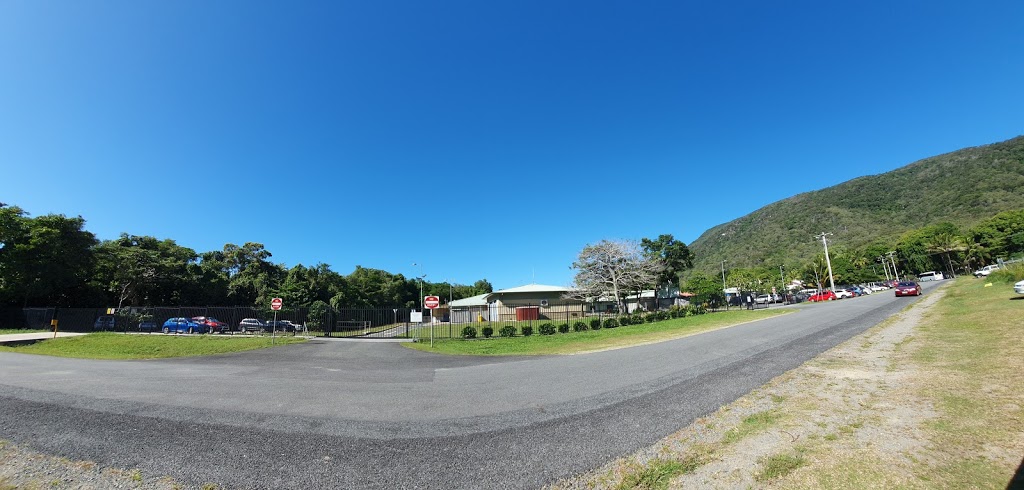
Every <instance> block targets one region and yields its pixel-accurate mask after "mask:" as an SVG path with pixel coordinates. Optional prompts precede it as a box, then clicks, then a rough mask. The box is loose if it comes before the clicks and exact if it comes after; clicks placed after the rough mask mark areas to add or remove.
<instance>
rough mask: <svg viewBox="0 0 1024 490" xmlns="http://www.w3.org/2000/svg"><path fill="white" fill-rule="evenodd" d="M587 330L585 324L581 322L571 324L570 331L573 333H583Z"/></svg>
mask: <svg viewBox="0 0 1024 490" xmlns="http://www.w3.org/2000/svg"><path fill="white" fill-rule="evenodd" d="M587 328H588V327H587V324H586V323H583V322H576V323H573V324H572V329H573V331H574V332H583V331H586V330H587Z"/></svg>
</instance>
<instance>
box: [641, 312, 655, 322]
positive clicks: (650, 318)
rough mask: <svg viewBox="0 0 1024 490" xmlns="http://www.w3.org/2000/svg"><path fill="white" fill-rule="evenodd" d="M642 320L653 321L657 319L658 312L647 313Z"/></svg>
mask: <svg viewBox="0 0 1024 490" xmlns="http://www.w3.org/2000/svg"><path fill="white" fill-rule="evenodd" d="M644 321H645V322H647V323H654V322H656V321H658V314H657V313H648V314H647V315H645V316H644Z"/></svg>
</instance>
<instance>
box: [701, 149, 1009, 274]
mask: <svg viewBox="0 0 1024 490" xmlns="http://www.w3.org/2000/svg"><path fill="white" fill-rule="evenodd" d="M1021 189H1024V136H1017V137H1015V138H1011V139H1008V140H1006V141H1002V142H998V143H992V144H988V145H981V146H974V147H968V148H963V149H960V150H956V151H952V152H949V153H944V154H941V155H936V156H932V157H927V158H924V159H921V160H918V161H915V162H912V163H910V164H907V165H904V166H903V167H900V168H897V169H894V170H891V171H889V172H885V173H881V174H874V175H866V176H862V177H857V178H854V179H851V180H848V181H846V182H843V183H840V184H837V185H834V186H831V187H826V188H824V189H819V190H814V191H808V192H803V193H800V194H796V195H793V196H791V197H788V198H785V199H781V200H779V201H776V202H774V203H771V204H768V205H766V206H764V207H761V208H759V209H757V210H755V211H753V212H751V213H749V214H747V215H745V216H741V217H739V218H737V219H735V220H732V221H729V222H726V223H722V224H720V225H717V226H714V227H712V228H710V229H708V230H707V231H705V232H704V233H703V234H701V236H700V237H698V238H697V240H695V241H694V242H693V243H692V244H690V250H691V251H692V252H693V254H694V256H695V259H694V270H697V271H703V272H713V271H716V270H718V268H719V267H720V264H721V262H722V261H723V260H725V261H726V266H727V267H760V266H769V267H778V266H779V265H786V266H791V265H799V264H801V263H804V262H807V261H809V260H810V258H811V257H813V256H814V255H815V254H816V253H818V252H820V251H821V248H822V247H821V240H820V239H815V235H818V234H820V233H822V232H826V233H832V236H830V237H829V243H830V247H833V246H834V247H837V248H844V249H856V248H858V247H863V246H866V245H868V244H870V243H872V242H875V241H886V240H889V241H895V240H896V239H897V238H898V237H899V236H900V235H901V234H903V233H905V232H907V231H909V230H912V229H916V228H920V227H924V226H928V225H932V224H937V223H941V222H951V223H953V224H955V225H957V226H959V227H962V228H963V227H969V226H972V225H974V224H976V223H978V222H979V221H981V220H983V219H985V218H989V217H991V216H993V215H995V214H996V213H999V212H1002V211H1009V210H1014V209H1022V208H1024V193H1022V192H1021ZM894 196H895V197H894Z"/></svg>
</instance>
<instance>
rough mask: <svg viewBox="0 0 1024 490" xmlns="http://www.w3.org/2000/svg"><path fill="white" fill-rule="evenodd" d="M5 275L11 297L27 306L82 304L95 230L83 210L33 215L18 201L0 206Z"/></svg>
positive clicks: (0, 262)
mask: <svg viewBox="0 0 1024 490" xmlns="http://www.w3.org/2000/svg"><path fill="white" fill-rule="evenodd" d="M0 226H2V227H3V229H2V230H0V243H2V245H3V247H2V249H0V251H2V254H0V275H2V276H3V280H2V286H0V288H2V290H3V293H4V295H5V296H6V297H7V300H8V301H17V302H20V303H21V304H22V305H23V306H53V305H56V306H78V305H79V304H80V303H82V301H83V296H87V294H88V287H87V284H88V278H89V273H90V271H91V270H92V266H93V255H92V247H93V246H94V245H95V244H96V236H95V235H93V234H92V233H90V232H88V231H85V229H84V227H85V220H84V219H82V217H81V216H78V217H75V218H68V217H66V216H64V215H62V214H48V215H44V216H40V217H38V218H28V217H27V216H26V215H25V212H24V211H22V210H21V209H20V208H17V207H13V208H12V207H6V206H4V207H2V208H0Z"/></svg>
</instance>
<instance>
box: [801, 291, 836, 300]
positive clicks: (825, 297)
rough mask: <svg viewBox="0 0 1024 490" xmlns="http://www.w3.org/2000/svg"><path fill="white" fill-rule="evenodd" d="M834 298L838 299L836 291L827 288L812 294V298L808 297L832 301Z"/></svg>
mask: <svg viewBox="0 0 1024 490" xmlns="http://www.w3.org/2000/svg"><path fill="white" fill-rule="evenodd" d="M834 299H836V293H833V292H832V291H829V290H825V291H822V292H820V293H818V294H812V295H811V297H810V298H807V301H832V300H834Z"/></svg>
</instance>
